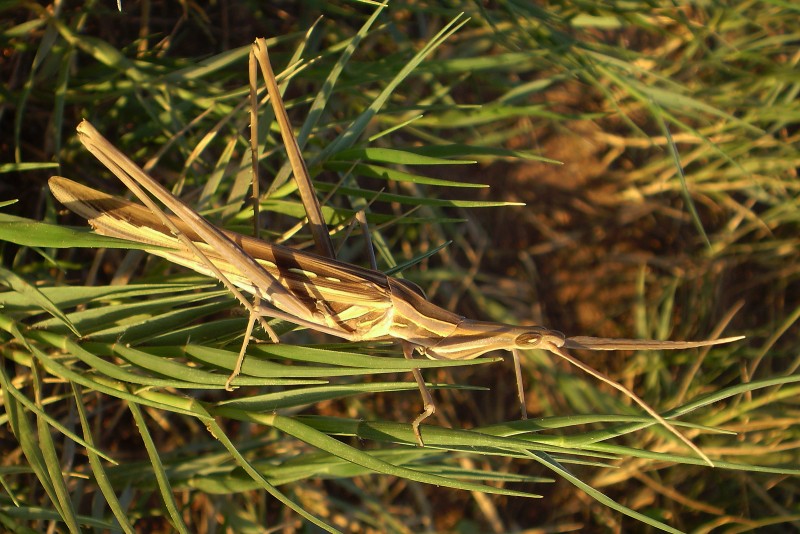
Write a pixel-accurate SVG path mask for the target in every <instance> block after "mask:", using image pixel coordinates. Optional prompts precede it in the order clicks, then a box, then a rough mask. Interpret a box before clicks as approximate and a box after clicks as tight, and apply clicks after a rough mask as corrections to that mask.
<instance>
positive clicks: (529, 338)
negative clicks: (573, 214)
mask: <svg viewBox="0 0 800 534" xmlns="http://www.w3.org/2000/svg"><path fill="white" fill-rule="evenodd" d="M541 342H542V333H541V332H526V333H524V334H520V335H518V336H517V339H515V340H514V344H515V345H516V346H517V347H520V348H525V347H535V346H536V345H538V344H539V343H541Z"/></svg>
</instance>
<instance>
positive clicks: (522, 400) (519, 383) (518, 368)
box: [511, 349, 528, 419]
mask: <svg viewBox="0 0 800 534" xmlns="http://www.w3.org/2000/svg"><path fill="white" fill-rule="evenodd" d="M511 355H512V356H514V374H515V376H516V377H517V395H518V396H519V407H520V411H521V413H522V419H527V418H528V409H527V407H526V406H525V388H524V387H523V385H522V366H521V365H520V361H519V351H518V350H517V349H512V350H511Z"/></svg>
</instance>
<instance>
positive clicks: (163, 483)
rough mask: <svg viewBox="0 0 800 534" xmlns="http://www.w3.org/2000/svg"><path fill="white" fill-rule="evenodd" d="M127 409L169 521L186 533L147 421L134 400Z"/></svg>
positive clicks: (179, 530) (175, 527)
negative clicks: (134, 423)
mask: <svg viewBox="0 0 800 534" xmlns="http://www.w3.org/2000/svg"><path fill="white" fill-rule="evenodd" d="M128 409H129V410H130V412H131V414H132V415H133V420H134V421H135V422H136V428H137V429H138V431H139V435H140V436H141V438H142V443H143V444H144V448H145V451H146V452H147V456H148V458H149V459H150V465H152V467H153V475H155V479H156V485H157V486H158V490H159V493H160V494H161V502H162V503H164V506H165V507H166V509H167V513H168V514H169V517H170V518H171V521H170V523H171V525H172V527H173V528H174V529H176V530H177V531H178V532H181V533H183V534H188V533H189V529H188V527H187V526H186V524H185V523H184V522H183V518H182V516H181V512H180V511H179V510H178V503H176V502H175V497H174V496H173V493H172V485H171V484H170V481H169V477H168V476H167V473H166V472H165V471H164V465H163V464H162V463H161V454H160V452H159V450H158V447H157V446H156V444H155V442H154V441H153V438H152V436H150V431H149V430H148V429H147V422H146V421H145V419H144V415H142V411H141V409H140V408H139V405H138V404H137V403H135V402H130V403H128Z"/></svg>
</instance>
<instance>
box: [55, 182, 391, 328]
mask: <svg viewBox="0 0 800 534" xmlns="http://www.w3.org/2000/svg"><path fill="white" fill-rule="evenodd" d="M50 189H51V191H52V192H53V195H54V196H55V197H56V198H57V199H58V200H59V201H60V202H61V203H62V204H64V205H65V206H66V207H67V208H69V209H70V210H71V211H73V212H75V213H77V214H78V215H80V216H82V217H84V218H86V219H87V220H88V221H89V223H90V224H91V225H92V227H93V228H94V229H95V231H97V232H98V233H100V234H103V235H108V236H112V237H119V238H122V239H127V240H131V241H136V242H139V243H144V244H147V245H154V247H153V248H152V249H148V252H150V253H151V254H155V255H158V256H161V257H163V258H165V259H167V260H169V261H171V262H174V263H177V264H179V265H183V266H185V267H188V268H190V269H192V270H194V271H197V272H199V273H201V274H205V275H208V276H214V273H212V272H211V271H210V270H209V269H208V267H207V266H206V265H205V264H204V263H203V262H201V261H199V260H198V259H197V258H196V257H195V255H194V254H193V253H192V252H190V251H188V250H186V247H184V246H183V244H182V243H181V242H180V241H179V240H178V239H177V238H176V237H175V236H174V235H173V234H172V232H171V230H170V229H169V228H167V227H166V226H165V224H164V223H163V222H162V221H161V218H160V217H158V216H156V215H155V214H153V213H152V212H151V211H150V210H149V209H147V208H145V207H144V206H142V205H140V204H136V203H133V202H130V201H128V200H125V199H122V198H119V197H115V196H112V195H109V194H106V193H103V192H102V191H97V190H96V189H92V188H90V187H86V186H83V185H81V184H78V183H76V182H73V181H72V180H69V179H67V178H62V177H59V176H54V177H52V178H51V179H50ZM169 219H170V220H171V221H172V223H173V224H174V225H175V227H176V228H177V229H178V231H180V232H181V233H182V234H184V235H185V236H186V237H187V238H189V239H190V240H191V241H192V242H194V243H195V245H196V246H197V247H198V248H199V249H200V250H201V251H202V252H203V254H204V255H205V256H206V257H207V258H209V259H210V260H211V261H212V262H213V264H214V265H215V266H216V267H217V268H218V269H219V270H220V271H221V272H222V273H223V274H224V275H225V276H226V277H227V278H228V279H229V280H230V281H231V282H232V283H233V284H234V285H236V286H237V287H239V288H240V289H243V290H244V291H247V292H248V293H251V294H254V295H258V296H259V297H262V298H264V299H265V300H268V301H269V300H270V298H269V295H268V294H266V291H267V289H266V288H264V287H262V286H261V285H260V284H258V283H257V282H256V281H254V280H252V279H251V278H250V277H249V276H248V275H247V273H243V272H242V271H241V270H240V269H239V267H238V266H237V265H236V264H234V263H233V262H231V261H230V259H229V258H228V255H227V254H225V253H224V251H219V250H217V249H216V248H215V247H212V246H211V245H209V244H207V243H206V242H205V241H204V240H203V238H202V237H201V236H200V235H198V233H197V232H196V231H195V228H194V227H193V226H192V225H190V224H187V223H185V222H184V221H182V220H181V219H178V218H177V217H174V216H170V217H169ZM222 232H223V233H224V234H225V235H226V236H227V237H228V238H229V239H230V240H231V241H233V242H234V243H236V244H237V245H238V246H239V247H240V248H241V249H242V250H243V251H244V252H245V253H246V254H247V255H248V256H250V257H251V258H253V259H254V260H255V261H256V262H258V264H259V265H260V266H261V268H263V269H264V270H266V271H267V272H268V273H269V274H270V275H271V276H273V277H274V278H275V279H276V280H277V281H278V282H279V283H280V285H281V287H282V288H283V289H284V290H288V291H289V292H290V293H291V295H292V296H293V297H294V298H295V299H296V300H297V301H299V302H301V303H302V305H303V308H304V309H306V310H308V312H307V313H305V314H303V315H299V316H298V317H296V319H298V320H299V321H295V322H298V324H305V325H308V323H312V324H314V325H319V326H320V327H321V328H318V329H319V330H321V331H325V332H328V333H332V334H334V335H338V336H339V337H344V338H346V339H382V338H385V337H386V335H387V331H388V321H389V319H390V317H389V315H390V314H389V313H388V310H389V309H390V308H391V299H390V297H389V282H388V279H387V276H386V275H384V274H383V273H380V272H378V271H373V270H370V269H364V268H361V267H358V266H355V265H350V264H347V263H343V262H339V261H336V260H330V259H328V258H323V257H321V256H317V255H316V254H311V253H308V252H303V251H298V250H294V249H290V248H288V247H282V246H280V245H273V244H271V243H268V242H266V241H263V240H260V239H255V238H253V237H249V236H244V235H241V234H237V233H235V232H229V231H225V230H223V231H222ZM289 320H292V319H291V318H290V319H289Z"/></svg>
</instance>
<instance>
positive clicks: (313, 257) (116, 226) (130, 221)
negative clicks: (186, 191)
mask: <svg viewBox="0 0 800 534" xmlns="http://www.w3.org/2000/svg"><path fill="white" fill-rule="evenodd" d="M258 44H259V43H258V42H257V46H258ZM262 46H263V44H262ZM259 52H261V56H259V57H258V59H259V61H260V62H261V66H262V70H263V71H264V74H265V78H266V79H267V87H268V90H269V93H270V98H271V100H272V103H273V106H274V107H275V108H276V116H277V117H278V120H279V122H280V125H281V131H282V133H283V134H284V142H285V144H286V145H287V150H288V152H289V154H290V159H292V161H293V167H294V169H295V175H296V177H297V176H298V175H302V174H304V173H305V177H306V179H307V171H305V165H304V164H302V158H301V157H300V155H299V148H298V147H297V144H296V141H295V140H294V137H293V136H292V135H291V127H290V126H289V125H288V118H287V117H286V114H285V110H283V106H282V103H281V102H280V95H279V93H278V91H277V85H276V84H275V79H274V74H272V70H271V68H270V67H269V62H268V59H267V56H266V49H265V48H264V49H263V51H259V50H258V49H257V48H256V52H254V53H259ZM253 65H254V63H253V55H251V76H252V75H253V73H254V71H255V68H254V66H253ZM251 86H252V82H251ZM253 108H255V106H253ZM77 130H78V137H79V139H80V141H81V142H82V143H83V144H84V146H85V147H86V148H87V149H88V150H89V151H90V152H91V153H92V154H94V155H95V156H96V157H97V158H98V159H99V160H100V161H101V162H102V163H103V164H104V165H105V166H106V167H107V168H108V169H109V170H111V171H112V172H113V173H114V174H115V175H116V176H117V177H118V178H119V179H120V180H122V182H123V183H125V185H126V186H127V187H128V188H129V189H130V190H131V191H132V192H133V193H134V194H135V195H136V196H137V197H138V198H139V199H140V200H141V201H142V202H143V203H144V204H145V205H146V206H147V207H144V206H142V205H139V204H135V203H132V202H129V201H127V200H124V199H121V198H117V197H113V196H111V195H108V194H106V193H103V192H100V191H97V190H94V189H91V188H88V187H85V186H82V185H80V184H77V183H75V182H73V181H71V180H68V179H66V178H62V177H56V176H54V177H53V178H51V179H50V189H51V191H52V192H53V194H54V195H55V196H56V198H57V199H58V200H59V201H61V202H62V203H63V204H64V205H65V206H67V207H68V208H69V209H70V210H72V211H74V212H75V213H77V214H79V215H81V216H83V217H85V218H86V219H88V221H89V223H90V224H91V225H92V227H93V228H94V229H95V231H97V232H98V233H101V234H104V235H108V236H113V237H119V238H124V239H128V240H132V241H137V242H141V243H145V244H149V245H156V246H157V248H153V249H152V250H149V252H151V253H152V254H156V255H159V256H162V257H164V258H166V259H168V260H170V261H172V262H175V263H177V264H180V265H184V266H186V267H189V268H191V269H193V270H195V271H197V272H200V273H202V274H206V275H209V276H214V277H216V278H217V279H218V280H220V281H221V282H223V283H224V284H225V286H226V287H227V288H228V289H229V290H230V291H231V292H233V294H234V295H235V296H236V297H237V299H238V300H239V301H240V302H241V303H242V304H243V305H244V306H245V307H246V308H247V309H248V311H249V312H250V313H251V322H250V324H249V325H248V330H247V333H246V335H245V345H246V342H247V340H248V339H249V336H250V331H251V329H252V325H253V319H258V320H259V321H260V322H261V324H262V326H263V327H264V328H265V330H266V331H267V332H268V333H269V335H270V337H271V338H272V339H273V341H277V337H276V336H275V334H274V333H273V332H272V331H271V329H270V328H269V326H268V325H267V323H266V322H265V321H264V319H263V318H264V316H270V317H274V318H278V319H283V320H287V321H290V322H292V323H294V324H297V325H300V326H304V327H308V328H311V329H313V330H316V331H320V332H324V333H327V334H331V335H334V336H337V337H340V338H343V339H346V340H349V341H362V340H397V341H399V342H400V344H401V345H402V348H403V354H404V355H405V357H406V358H409V359H410V358H412V356H413V353H414V351H416V352H418V353H420V354H422V355H424V356H426V357H428V358H432V359H448V360H468V359H472V358H476V357H478V356H481V355H482V354H485V353H487V352H490V351H494V350H506V351H509V352H511V353H512V355H513V358H514V364H515V366H514V367H515V373H516V378H517V392H518V395H519V399H520V404H521V409H522V417H523V418H526V417H527V414H526V411H525V396H524V390H523V386H522V373H521V369H520V354H519V351H520V350H529V349H543V350H547V351H550V352H551V353H553V354H555V355H558V356H559V357H561V358H564V359H566V360H567V361H569V362H570V363H572V364H573V365H576V366H577V367H579V368H581V369H583V370H584V371H586V372H588V373H590V374H592V375H593V376H595V377H597V378H599V379H601V380H603V381H604V382H607V383H609V384H610V385H612V386H613V387H615V388H616V389H618V390H620V391H622V392H623V393H625V394H626V395H628V396H629V397H630V398H631V399H633V400H634V401H635V402H636V403H637V404H639V405H640V406H641V407H642V408H643V409H644V410H645V411H647V413H649V414H650V415H651V416H652V417H653V418H654V419H656V420H657V421H658V422H659V423H661V424H662V425H664V426H665V427H667V428H668V429H670V430H671V431H672V432H673V433H674V434H676V435H677V436H678V437H679V438H680V439H681V440H682V441H684V442H685V443H686V444H687V445H689V446H690V447H691V448H692V449H693V450H694V451H695V452H696V453H697V454H698V455H699V456H701V457H702V458H703V459H704V460H706V461H707V462H708V463H711V462H710V460H709V459H708V457H707V456H706V455H705V454H703V453H702V451H700V450H699V449H698V448H697V446H695V445H694V444H693V443H691V442H690V441H689V440H688V439H687V438H685V437H684V436H683V435H682V434H680V433H678V432H677V430H675V429H674V427H673V426H672V425H671V424H669V423H668V422H667V421H666V420H664V418H663V417H661V416H660V415H658V414H657V413H656V412H655V411H654V410H653V409H652V408H650V407H649V406H648V405H647V404H646V403H645V402H644V401H642V400H641V399H640V398H639V397H638V396H636V395H635V394H634V393H633V392H631V391H630V390H628V389H627V388H625V387H624V386H622V385H621V384H618V383H616V382H614V381H612V380H611V379H610V378H608V377H606V376H604V375H603V374H601V373H599V372H598V371H596V370H594V369H592V368H591V367H589V366H587V365H586V364H584V363H582V362H580V361H579V360H577V359H575V358H573V357H572V356H570V355H569V354H568V353H566V352H565V350H564V349H588V350H639V349H642V350H654V349H689V348H695V347H704V346H709V345H716V344H720V343H729V342H732V341H736V340H739V339H742V337H743V336H736V337H727V338H723V339H716V340H707V341H656V340H632V339H611V338H595V337H582V336H579V337H569V338H567V337H565V336H564V335H563V334H562V333H560V332H558V331H555V330H550V329H548V328H545V327H541V326H512V325H506V324H501V323H493V322H486V321H476V320H472V319H468V318H466V317H463V316H461V315H458V314H455V313H452V312H450V311H447V310H445V309H443V308H440V307H439V306H436V305H435V304H432V303H431V302H429V301H428V300H427V299H426V298H425V295H424V293H423V292H422V290H420V289H419V288H418V287H417V286H416V285H414V284H412V283H410V282H408V281H405V280H402V279H398V278H394V277H391V276H387V275H385V274H383V273H382V272H380V271H378V270H375V269H367V268H363V267H359V266H356V265H352V264H349V263H344V262H341V261H338V260H336V259H335V258H333V257H330V254H331V253H329V252H325V254H326V255H318V254H314V253H310V252H304V251H299V250H295V249H291V248H287V247H284V246H280V245H276V244H271V243H268V242H266V241H263V240H260V239H257V238H253V237H248V236H244V235H240V234H236V233H233V232H229V231H224V230H221V229H219V228H217V227H216V226H214V225H213V224H211V223H210V222H208V221H207V220H206V219H204V218H203V217H202V216H201V215H199V214H198V213H197V212H196V211H194V210H193V209H192V208H190V207H189V206H188V205H186V204H185V203H183V202H182V201H181V200H179V199H178V198H176V197H174V196H173V195H172V194H171V193H170V192H169V191H168V190H167V189H165V188H164V187H163V186H161V185H160V184H159V183H158V182H156V181H155V180H153V179H152V178H151V177H150V176H148V175H147V174H146V173H145V172H144V171H142V170H141V169H140V168H139V167H138V166H137V165H136V164H135V163H133V162H132V161H131V160H130V159H129V158H127V157H126V156H125V155H124V154H123V153H121V152H120V151H119V150H118V149H116V148H115V147H114V146H113V145H112V144H111V143H110V142H109V141H107V140H106V139H105V138H104V137H103V136H102V135H100V133H99V132H97V130H95V128H94V127H93V126H92V125H91V124H90V123H89V122H88V121H83V122H81V124H80V125H79V126H78V129H77ZM255 159H256V158H254V160H255ZM298 161H299V163H298ZM309 183H310V182H309ZM145 191H146V192H145ZM151 196H153V197H155V198H157V199H158V200H159V201H160V202H161V203H162V204H163V205H165V206H166V207H167V208H169V210H170V211H172V212H173V213H174V214H175V216H170V215H167V214H165V213H164V212H163V211H162V210H161V208H160V207H159V206H158V205H157V204H155V202H153V200H152V199H151ZM304 204H305V205H306V206H307V207H308V202H307V201H305V200H304ZM316 209H317V210H318V209H319V208H318V205H317V207H316ZM324 235H325V236H326V239H329V238H328V237H327V234H324ZM323 250H326V251H329V250H332V248H324V249H323ZM240 289H241V290H243V291H245V292H247V293H250V294H252V295H254V296H255V297H256V300H255V304H254V303H251V302H250V301H248V300H247V299H246V298H245V297H244V296H243V295H242V294H241V292H240V291H239V290H240ZM261 301H263V302H265V303H267V305H266V306H262V305H261V304H259V303H260V302H261ZM244 350H245V347H243V348H242V352H241V354H240V362H239V364H238V365H237V369H236V371H234V374H232V375H231V378H230V379H229V381H228V384H227V385H228V386H230V384H231V381H232V380H233V378H234V377H235V376H236V374H237V373H238V369H239V366H240V364H241V358H242V357H243V356H244ZM414 377H415V379H416V381H417V384H418V386H419V388H420V391H421V393H422V398H423V404H424V409H423V411H422V413H421V414H420V415H419V416H417V418H416V419H414V421H413V422H412V429H413V431H414V436H415V438H416V440H417V442H418V443H419V445H420V446H422V445H423V440H422V436H421V434H420V429H419V426H420V423H421V422H422V421H424V420H425V419H427V418H428V417H429V416H431V415H432V414H433V413H434V412H435V405H434V403H433V399H432V397H431V395H430V392H429V391H428V389H427V387H426V385H425V382H424V380H423V378H422V375H421V373H420V371H419V369H414Z"/></svg>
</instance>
